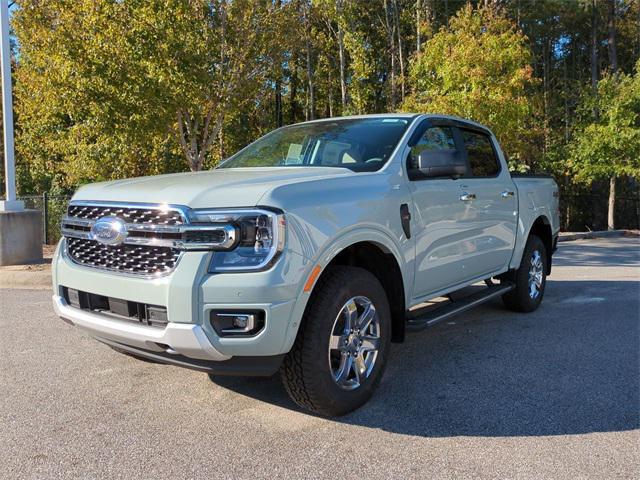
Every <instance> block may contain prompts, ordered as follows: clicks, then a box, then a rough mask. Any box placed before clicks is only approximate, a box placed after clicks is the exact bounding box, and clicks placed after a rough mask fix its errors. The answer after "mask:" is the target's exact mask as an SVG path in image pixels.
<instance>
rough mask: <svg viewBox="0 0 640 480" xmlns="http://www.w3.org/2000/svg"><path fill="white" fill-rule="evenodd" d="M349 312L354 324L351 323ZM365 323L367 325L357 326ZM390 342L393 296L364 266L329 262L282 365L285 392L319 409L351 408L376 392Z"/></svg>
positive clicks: (337, 413)
mask: <svg viewBox="0 0 640 480" xmlns="http://www.w3.org/2000/svg"><path fill="white" fill-rule="evenodd" d="M367 302H368V303H367ZM371 307H373V310H372V308H371ZM349 312H351V315H350V316H351V318H352V319H353V320H352V321H351V326H353V327H354V328H353V329H350V328H349V325H348V324H347V318H348V317H349ZM365 313H366V314H365ZM364 319H368V321H369V322H370V323H368V324H367V323H366V321H365V320H364ZM363 324H366V325H367V326H366V328H364V329H362V328H360V329H359V328H358V325H360V326H361V325H363ZM352 332H353V333H352ZM376 337H377V339H376ZM390 343H391V313H390V309H389V302H388V300H387V295H386V293H385V291H384V289H383V288H382V285H380V282H379V281H378V279H377V278H376V277H375V276H374V275H373V274H371V273H370V272H369V271H367V270H364V269H362V268H357V267H345V266H336V267H329V269H328V270H327V271H326V272H324V273H323V275H322V277H320V280H319V281H318V284H317V285H316V287H315V289H314V291H313V294H312V297H311V298H310V299H309V303H308V305H307V308H306V310H305V314H304V317H303V319H302V324H301V326H300V330H299V331H298V336H297V338H296V341H295V343H294V345H293V348H292V349H291V351H290V352H289V353H288V354H287V356H286V357H285V360H284V362H283V364H282V367H281V368H280V374H281V376H282V380H283V383H284V386H285V388H286V390H287V393H288V394H289V396H290V397H291V399H292V400H293V401H294V402H295V403H296V404H298V405H299V406H300V407H302V408H305V409H307V410H311V411H312V412H314V413H318V414H320V415H325V416H340V415H344V414H346V413H349V412H351V411H353V410H355V409H356V408H358V407H360V406H362V405H363V404H364V403H366V402H367V401H368V400H369V398H371V396H372V395H373V392H374V391H375V389H376V387H377V386H378V384H379V383H380V380H381V379H382V375H383V372H384V368H385V366H386V363H387V358H388V355H389V349H390ZM374 347H377V350H375V348H374ZM369 362H371V363H369ZM356 372H360V374H359V375H357V373H356Z"/></svg>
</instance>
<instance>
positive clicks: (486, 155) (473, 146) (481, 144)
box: [461, 130, 500, 177]
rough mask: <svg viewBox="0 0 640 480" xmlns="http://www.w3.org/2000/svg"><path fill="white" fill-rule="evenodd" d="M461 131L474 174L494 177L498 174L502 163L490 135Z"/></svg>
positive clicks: (475, 175)
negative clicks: (494, 149) (499, 161)
mask: <svg viewBox="0 0 640 480" xmlns="http://www.w3.org/2000/svg"><path fill="white" fill-rule="evenodd" d="M461 132H462V139H463V141H464V146H465V148H466V149H467V155H468V157H469V164H470V166H471V173H472V174H473V176H474V177H493V176H495V175H497V174H498V172H499V171H500V164H499V163H498V159H497V158H496V154H495V152H494V151H493V146H492V145H491V139H490V138H489V136H488V135H484V134H482V133H476V132H472V131H470V130H461Z"/></svg>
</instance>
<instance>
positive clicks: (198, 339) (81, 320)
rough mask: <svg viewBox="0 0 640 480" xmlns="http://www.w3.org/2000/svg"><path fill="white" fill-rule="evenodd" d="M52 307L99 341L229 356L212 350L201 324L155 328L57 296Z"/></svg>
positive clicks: (204, 356) (200, 356)
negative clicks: (82, 307)
mask: <svg viewBox="0 0 640 480" xmlns="http://www.w3.org/2000/svg"><path fill="white" fill-rule="evenodd" d="M53 308H54V310H55V312H56V313H57V314H58V316H59V317H60V318H62V319H64V320H67V321H68V322H69V323H71V324H73V325H75V326H77V327H80V328H82V329H83V330H86V331H88V332H89V333H90V334H91V336H93V337H96V338H97V339H98V340H107V341H108V342H115V343H118V344H124V345H129V346H132V347H136V348H138V349H143V350H146V351H151V352H166V353H169V354H172V353H175V354H177V355H183V356H185V357H192V358H197V359H202V360H214V361H222V360H228V359H229V358H231V355H225V354H223V353H220V352H219V351H218V350H216V349H215V347H214V346H213V345H212V344H211V342H210V341H209V339H208V338H207V335H206V334H205V333H204V330H203V329H202V327H201V326H200V325H194V324H189V323H175V322H173V323H172V322H169V323H168V324H167V326H166V327H165V328H155V327H149V326H145V325H136V324H134V323H127V322H125V321H123V320H116V319H113V320H112V319H110V318H107V317H105V316H104V315H101V314H97V313H92V312H88V311H86V310H80V309H79V308H75V307H72V306H70V305H68V304H67V302H66V301H65V299H64V298H62V297H61V296H59V295H54V296H53ZM108 342H107V343H108Z"/></svg>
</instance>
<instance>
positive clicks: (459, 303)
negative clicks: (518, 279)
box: [407, 283, 515, 332]
mask: <svg viewBox="0 0 640 480" xmlns="http://www.w3.org/2000/svg"><path fill="white" fill-rule="evenodd" d="M514 288H515V285H513V284H511V283H507V284H504V283H503V284H500V285H490V286H487V287H485V288H483V289H482V290H480V291H479V292H476V293H473V294H471V295H469V296H467V297H464V298H462V299H460V300H456V301H452V302H449V303H447V304H445V305H444V306H442V307H436V308H431V309H429V311H427V312H424V313H421V312H420V311H417V312H415V313H414V314H413V315H412V314H411V313H409V314H408V315H407V330H408V331H414V332H415V331H419V330H423V329H425V328H427V327H432V326H434V325H435V324H437V323H440V322H442V321H444V320H446V319H448V318H450V317H452V316H454V315H456V314H458V313H461V312H464V311H466V310H469V309H470V308H473V307H477V306H478V305H480V304H482V303H484V302H487V301H489V300H491V299H492V298H496V297H499V296H501V295H504V294H505V293H507V292H509V291H511V290H513V289H514Z"/></svg>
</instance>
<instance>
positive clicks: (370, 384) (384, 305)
mask: <svg viewBox="0 0 640 480" xmlns="http://www.w3.org/2000/svg"><path fill="white" fill-rule="evenodd" d="M343 268H346V269H348V270H349V275H348V279H347V281H346V282H344V283H343V284H342V285H336V284H332V285H331V284H326V285H324V286H323V288H327V289H328V291H327V292H319V293H320V294H319V295H318V297H317V298H316V301H314V302H311V304H310V305H309V309H308V312H307V314H305V328H306V329H307V331H306V332H305V338H306V339H307V341H306V342H305V345H304V350H305V352H304V354H305V357H306V359H307V360H308V359H309V358H310V357H308V356H307V355H310V356H313V357H315V358H316V359H317V361H314V362H313V363H311V362H308V361H307V362H305V364H306V365H307V366H311V370H312V371H311V372H308V374H309V375H310V376H309V378H310V379H311V382H312V385H309V387H311V390H312V391H313V392H314V393H315V394H316V395H322V397H324V398H328V399H330V402H331V405H329V410H330V411H331V412H333V413H334V414H337V415H340V414H343V413H347V412H349V411H351V410H354V409H355V408H357V407H359V406H360V405H362V404H363V403H365V402H366V401H367V400H368V399H369V398H370V397H371V395H372V394H373V392H374V390H375V388H376V387H377V385H378V384H379V383H380V380H381V378H382V374H383V372H384V368H385V366H386V363H387V358H388V354H389V349H390V339H391V314H390V309H389V302H388V300H387V296H386V293H385V291H384V289H383V288H382V286H381V285H380V282H379V281H378V280H377V279H376V277H375V276H374V275H373V274H371V273H370V272H368V271H367V270H364V269H361V268H356V267H343ZM334 290H335V291H334ZM322 293H325V295H323V294H322ZM327 293H328V295H327ZM356 296H365V297H367V298H368V299H369V300H371V302H372V303H373V305H374V307H375V309H376V313H377V314H378V318H379V322H380V347H379V349H378V357H377V358H376V363H375V366H374V368H373V370H372V371H371V374H370V375H369V377H367V379H366V380H365V381H364V382H363V383H362V384H361V385H360V386H359V387H358V388H356V389H354V390H345V389H343V388H341V387H340V386H338V384H337V383H336V382H335V381H334V379H333V375H332V372H331V368H330V364H329V353H328V352H329V339H330V336H331V335H332V333H333V327H334V324H335V320H336V317H337V316H338V314H339V312H340V310H341V309H342V307H343V306H344V305H345V303H346V302H347V301H348V300H349V299H351V298H353V297H356Z"/></svg>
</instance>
